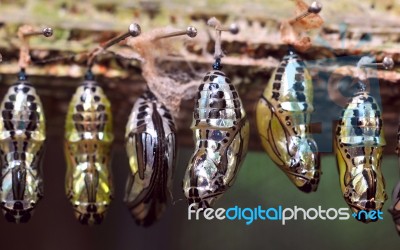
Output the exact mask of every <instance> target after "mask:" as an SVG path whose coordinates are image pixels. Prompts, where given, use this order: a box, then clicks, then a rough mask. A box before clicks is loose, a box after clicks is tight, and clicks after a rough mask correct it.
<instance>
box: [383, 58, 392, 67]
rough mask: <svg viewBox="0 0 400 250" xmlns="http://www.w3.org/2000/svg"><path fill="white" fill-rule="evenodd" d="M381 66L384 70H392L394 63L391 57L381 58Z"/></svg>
mask: <svg viewBox="0 0 400 250" xmlns="http://www.w3.org/2000/svg"><path fill="white" fill-rule="evenodd" d="M382 65H383V67H384V68H385V69H392V68H393V66H394V61H393V59H392V58H391V57H385V58H383V61H382Z"/></svg>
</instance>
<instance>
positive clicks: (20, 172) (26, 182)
mask: <svg viewBox="0 0 400 250" xmlns="http://www.w3.org/2000/svg"><path fill="white" fill-rule="evenodd" d="M45 139H46V135H45V118H44V113H43V107H42V103H41V101H40V98H39V96H38V95H37V94H36V91H35V89H34V88H33V87H32V85H31V84H30V83H28V82H27V81H26V80H21V81H19V82H17V83H16V84H14V85H12V86H11V87H10V88H9V89H8V92H7V94H6V95H5V97H4V99H3V102H2V103H1V117H0V154H1V168H2V172H1V176H2V178H1V190H0V197H1V208H2V209H3V212H4V214H5V217H6V219H7V220H8V221H10V222H16V223H19V222H27V221H28V220H29V219H30V217H31V213H32V210H33V209H34V208H35V206H36V204H37V203H38V201H39V200H40V199H41V198H42V197H43V177H42V175H41V167H40V163H41V158H42V152H43V143H44V141H45Z"/></svg>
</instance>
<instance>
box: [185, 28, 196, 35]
mask: <svg viewBox="0 0 400 250" xmlns="http://www.w3.org/2000/svg"><path fill="white" fill-rule="evenodd" d="M186 34H187V35H188V36H189V37H195V36H197V29H196V28H195V27H193V26H189V27H187V29H186Z"/></svg>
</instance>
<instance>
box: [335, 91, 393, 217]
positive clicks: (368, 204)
mask: <svg viewBox="0 0 400 250" xmlns="http://www.w3.org/2000/svg"><path fill="white" fill-rule="evenodd" d="M382 126H383V124H382V119H381V111H380V109H379V106H378V104H377V102H376V101H375V99H374V98H373V97H372V96H370V95H369V94H368V93H367V92H362V91H360V92H358V93H356V94H355V95H354V97H353V98H352V99H351V101H350V103H349V104H348V105H347V107H346V108H345V109H344V110H343V112H342V117H341V121H340V123H339V124H338V126H337V128H336V138H335V151H336V159H337V164H338V168H339V177H340V184H341V189H342V192H343V196H344V199H345V201H346V202H347V204H348V205H349V206H350V207H351V209H352V210H353V211H354V212H358V211H360V210H367V211H369V210H378V209H382V207H383V204H384V202H385V200H386V199H387V195H386V193H385V182H384V178H383V175H382V172H381V161H382V151H383V147H384V146H385V144H386V142H385V138H384V135H383V130H382ZM363 222H369V220H363Z"/></svg>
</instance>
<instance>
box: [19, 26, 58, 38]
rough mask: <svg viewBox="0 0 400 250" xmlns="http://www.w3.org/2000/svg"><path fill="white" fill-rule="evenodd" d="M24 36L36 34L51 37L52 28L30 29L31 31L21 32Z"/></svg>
mask: <svg viewBox="0 0 400 250" xmlns="http://www.w3.org/2000/svg"><path fill="white" fill-rule="evenodd" d="M22 35H23V36H24V37H28V36H38V35H43V36H45V37H51V36H52V35H53V29H52V28H49V27H47V28H44V29H43V30H39V31H32V32H26V33H23V34H22Z"/></svg>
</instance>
